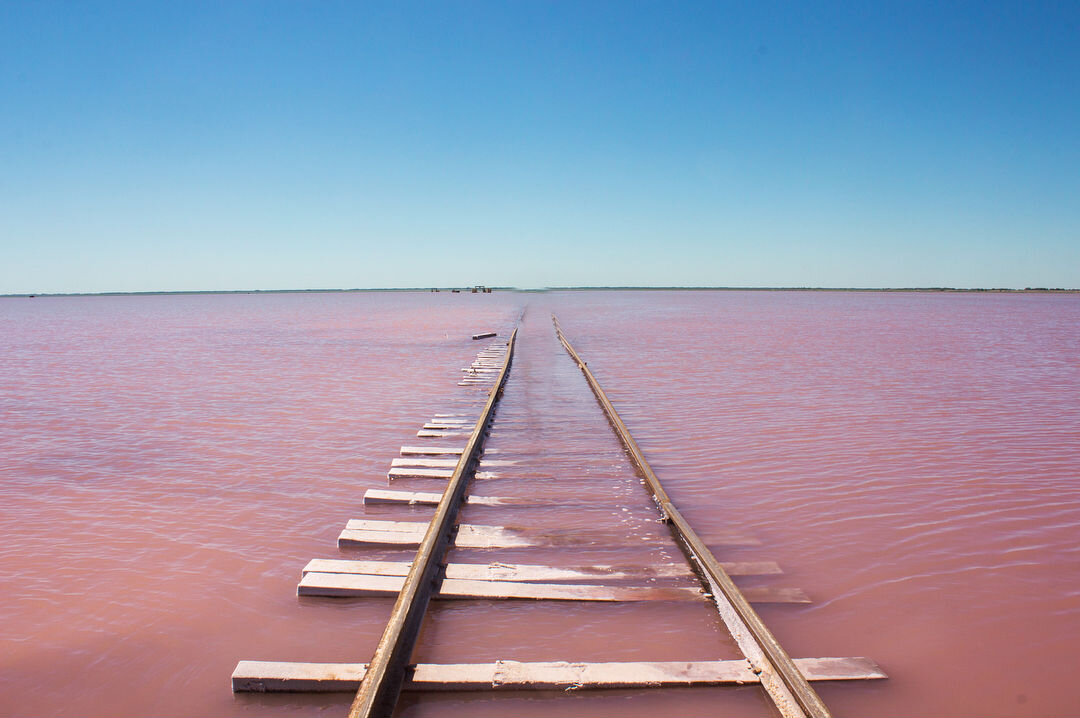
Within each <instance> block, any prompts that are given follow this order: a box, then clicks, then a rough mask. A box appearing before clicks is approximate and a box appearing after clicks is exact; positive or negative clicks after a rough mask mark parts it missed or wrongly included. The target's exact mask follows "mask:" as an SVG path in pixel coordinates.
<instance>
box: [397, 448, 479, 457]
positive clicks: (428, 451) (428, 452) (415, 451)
mask: <svg viewBox="0 0 1080 718" xmlns="http://www.w3.org/2000/svg"><path fill="white" fill-rule="evenodd" d="M464 450H465V449H463V448H462V447H460V446H403V447H401V455H402V456H448V455H457V456H460V455H461V453H462V452H463V451H464Z"/></svg>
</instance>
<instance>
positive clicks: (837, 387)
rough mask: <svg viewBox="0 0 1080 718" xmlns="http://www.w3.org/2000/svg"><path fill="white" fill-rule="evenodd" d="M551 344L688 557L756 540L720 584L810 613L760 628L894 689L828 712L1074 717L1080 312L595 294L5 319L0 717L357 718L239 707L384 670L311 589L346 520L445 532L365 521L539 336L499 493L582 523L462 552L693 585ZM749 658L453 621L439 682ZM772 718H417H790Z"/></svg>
mask: <svg viewBox="0 0 1080 718" xmlns="http://www.w3.org/2000/svg"><path fill="white" fill-rule="evenodd" d="M522 312H524V316H523V317H522ZM552 312H556V313H557V314H558V315H559V319H560V321H561V323H562V325H563V328H564V330H565V331H566V332H567V334H568V335H569V336H570V338H571V339H572V340H573V341H574V343H575V345H576V346H577V348H578V350H579V351H580V352H581V353H582V355H583V357H584V358H585V359H586V360H587V361H588V362H589V366H590V367H591V368H592V370H593V371H594V372H595V373H596V375H597V377H598V379H599V380H600V381H601V383H602V384H603V385H604V387H605V389H607V390H608V392H609V395H610V396H611V398H612V400H613V401H614V402H615V404H616V406H617V408H618V409H619V411H620V412H621V413H622V416H623V418H624V419H625V420H626V422H627V424H628V425H629V427H630V429H631V431H632V432H633V433H634V436H635V438H636V439H637V441H638V443H639V444H640V445H641V447H642V448H643V449H644V451H645V452H646V455H647V456H648V457H649V460H650V461H651V462H652V464H653V467H654V468H655V469H656V471H657V473H658V474H659V476H660V478H661V479H662V480H663V481H664V483H665V486H666V487H667V489H668V492H669V493H670V494H671V495H672V498H673V499H674V500H675V502H676V503H677V504H678V505H679V506H680V508H681V509H682V511H683V512H684V513H685V514H686V515H687V517H688V518H689V519H690V520H691V521H692V522H693V523H694V525H695V526H696V527H697V528H698V529H699V531H700V532H701V533H708V532H710V531H732V530H733V531H737V532H739V533H741V534H746V535H751V536H753V537H755V538H757V539H759V540H760V541H761V545H760V546H755V547H746V548H729V549H725V550H724V552H723V555H721V554H720V553H719V552H718V556H719V557H720V558H721V559H722V560H753V561H758V560H771V561H777V562H779V563H780V564H781V566H782V567H783V568H784V571H785V575H784V576H782V577H778V578H770V579H769V581H768V583H769V584H771V585H783V586H798V587H800V588H802V589H805V590H806V591H807V593H808V594H809V595H810V596H811V598H812V599H813V603H812V604H809V605H806V606H780V605H775V606H774V605H768V606H762V607H760V608H759V611H760V613H761V614H762V616H763V617H764V618H765V620H766V621H767V623H768V624H769V625H770V627H771V628H772V629H773V630H774V632H775V633H776V634H777V636H778V637H779V638H780V640H781V642H782V643H783V644H784V645H785V647H786V648H787V649H788V651H789V652H790V653H791V654H793V655H795V656H846V655H864V656H868V657H871V658H873V659H874V660H876V661H877V662H878V663H880V664H881V666H882V667H883V668H884V669H885V670H886V671H887V672H888V673H889V675H890V679H889V680H888V681H881V682H874V683H867V684H861V685H853V684H835V685H819V692H820V693H821V695H822V697H823V698H824V699H825V701H826V703H827V704H828V705H829V706H830V707H831V708H832V709H833V711H834V713H835V714H836V715H838V716H858V715H868V714H869V715H881V716H1047V715H1075V714H1076V713H1078V712H1080V691H1077V689H1076V687H1075V686H1074V685H1073V684H1072V682H1071V679H1072V676H1073V674H1075V673H1076V666H1077V661H1076V659H1075V650H1074V644H1075V642H1076V640H1077V639H1078V638H1080V528H1078V527H1080V401H1078V399H1077V397H1080V330H1078V329H1077V328H1078V327H1080V295H1047V294H974V293H972V294H966V293H965V294H935V293H868V292H734V291H722V292H707V291H703V292H660V291H645V292H633V291H626V292H619V291H604V292H553V293H510V292H504V293H499V292H496V293H494V294H491V295H471V294H459V295H451V294H447V293H439V294H429V293H407V292H371V293H325V294H319V293H310V294H308V293H304V294H258V295H243V294H229V295H166V296H117V297H39V298H35V299H28V298H0V337H2V341H0V531H2V532H3V534H2V535H3V536H4V539H5V540H4V541H3V543H2V544H0V558H2V561H0V590H2V591H3V594H4V596H5V599H6V600H5V605H4V610H3V611H2V612H0V666H2V668H3V670H2V671H0V714H3V715H41V716H52V715H61V714H70V713H71V712H73V711H76V712H78V713H80V714H85V715H91V716H95V715H102V716H141V715H148V714H153V715H168V716H195V715H224V716H231V715H248V714H260V715H280V716H286V715H290V716H291V715H296V716H302V715H314V714H320V715H343V714H344V713H345V711H346V709H347V707H348V704H349V701H350V696H348V695H330V696H325V695H324V696H310V695H294V696H234V695H233V694H232V693H231V691H230V689H229V674H230V673H231V671H232V669H233V667H234V666H235V664H236V662H237V661H238V660H240V659H259V660H297V661H305V660H307V661H351V662H363V661H365V660H367V659H368V658H369V657H370V655H371V652H372V650H373V649H374V646H375V644H376V642H377V641H378V638H379V636H380V634H381V631H382V628H383V624H384V623H385V620H386V618H387V616H388V614H389V610H390V606H391V605H392V599H363V600H347V601H333V600H319V599H298V598H297V596H296V595H295V591H296V582H297V580H298V578H299V574H300V569H301V568H302V567H303V566H304V564H305V563H306V562H307V561H308V560H309V559H311V558H314V557H323V558H333V557H338V556H341V555H343V554H342V553H340V552H339V551H338V549H337V548H336V546H335V539H336V536H337V534H338V532H339V531H340V529H341V528H342V527H343V526H344V523H345V521H346V520H348V519H349V518H356V517H360V516H368V517H379V518H400V519H402V520H423V519H424V518H425V517H426V516H427V515H429V514H430V511H429V510H426V509H422V508H409V507H380V508H377V509H376V508H372V507H367V508H366V509H365V507H364V506H363V504H362V496H363V493H364V491H365V489H367V488H372V487H385V485H386V477H385V474H386V470H387V468H388V467H389V464H390V460H391V459H392V458H393V457H395V456H397V454H398V448H399V447H400V446H401V445H402V444H410V443H416V437H415V432H416V430H417V429H418V428H419V426H420V425H421V424H422V423H423V422H424V421H425V420H427V419H429V418H430V417H431V416H432V414H433V413H435V412H444V411H449V412H458V411H460V412H461V413H468V412H470V411H475V410H476V408H477V407H478V406H479V403H480V401H481V400H482V398H483V397H482V392H480V391H479V390H476V389H473V388H469V387H459V386H458V385H457V378H458V377H459V376H460V368H461V367H463V366H467V365H468V363H469V362H470V361H471V360H472V359H473V357H474V356H475V354H476V352H477V351H478V349H479V346H478V345H480V344H481V342H473V341H471V340H470V338H469V335H471V334H472V333H473V332H475V331H480V330H489V329H490V330H493V331H498V332H499V333H500V336H501V337H505V336H508V335H509V332H510V331H511V330H512V329H513V328H514V327H515V326H518V325H519V324H520V327H521V334H520V339H521V343H520V346H519V351H518V354H517V357H516V358H515V363H514V368H513V370H512V372H511V375H510V380H509V382H508V384H507V388H506V392H505V396H504V399H503V402H502V403H501V404H500V407H499V413H498V415H497V417H496V421H495V425H494V430H493V432H492V436H491V438H490V439H489V442H488V447H489V448H490V449H491V450H493V452H494V453H493V454H492V456H493V457H494V456H498V457H499V458H500V459H504V460H507V461H514V462H516V463H514V464H513V465H508V466H507V467H506V468H505V469H503V470H500V471H499V472H498V473H499V476H498V477H497V478H495V479H491V480H489V483H488V484H485V489H487V487H488V486H498V490H499V491H500V492H503V493H506V494H510V495H521V496H530V495H537V494H544V495H549V496H550V495H556V494H558V495H565V496H568V497H571V498H572V500H568V501H567V502H566V504H565V505H563V506H560V507H549V508H544V509H524V510H519V512H518V513H516V514H513V513H511V510H509V509H489V510H487V513H484V510H482V509H481V508H479V507H477V508H468V509H466V513H467V516H466V518H467V519H468V520H469V521H473V522H477V523H479V522H492V523H499V522H502V523H507V522H511V521H517V522H521V523H527V524H529V525H535V526H552V527H554V526H560V527H565V528H567V529H574V530H578V529H580V530H581V531H590V530H595V531H601V530H602V531H608V532H610V533H617V532H624V533H625V535H626V536H627V537H630V538H634V539H638V540H641V541H642V542H649V541H653V539H656V541H659V542H660V543H656V542H653V543H650V544H649V546H650V548H648V549H642V548H641V546H636V547H635V546H632V545H630V544H629V543H628V544H622V545H619V544H617V543H616V544H615V545H611V546H604V547H590V548H587V549H575V550H574V551H570V552H567V551H565V550H554V549H536V550H533V551H532V552H531V553H528V554H527V555H526V554H522V553H517V554H515V553H513V552H510V553H509V554H508V555H507V558H509V559H512V560H519V561H524V560H525V558H526V557H527V558H528V560H529V562H531V563H545V562H547V563H557V562H560V561H561V562H563V563H574V562H580V561H579V559H580V560H581V561H585V560H588V561H592V560H593V559H596V560H610V561H616V562H620V563H631V562H635V561H636V562H640V563H642V564H647V563H649V562H654V561H660V560H668V558H672V559H673V560H678V552H677V551H675V552H674V553H672V552H671V549H670V548H669V547H665V546H664V545H663V543H662V540H663V537H664V531H665V529H664V528H663V527H662V526H660V525H658V524H656V523H655V520H654V519H655V514H654V513H652V509H651V506H650V503H649V501H648V497H647V496H646V495H645V493H644V490H643V489H642V488H641V487H640V485H639V484H638V480H637V477H636V476H634V475H633V472H632V470H630V468H629V464H628V463H627V462H626V459H625V457H624V456H623V454H622V452H621V449H620V448H619V445H618V442H617V441H616V439H615V437H614V435H613V434H612V433H611V431H610V429H609V428H608V426H607V424H606V421H605V420H604V418H603V414H602V413H601V412H600V410H599V408H598V406H597V405H596V402H595V400H594V399H593V398H592V396H591V394H589V393H588V389H587V386H586V385H585V383H584V380H583V379H582V378H581V375H580V372H578V371H577V369H576V368H575V367H574V365H573V363H572V362H571V361H570V360H569V358H568V357H567V356H566V355H565V353H564V352H563V351H562V349H561V347H560V346H559V345H558V343H557V342H556V341H555V339H554V333H553V331H552V329H551V323H550V315H551V313H552ZM519 318H520V320H519ZM417 487H419V485H417ZM477 493H491V491H488V490H485V491H483V492H481V491H480V489H479V484H478V486H477ZM376 554H378V555H385V556H387V557H397V556H398V554H391V553H390V552H382V553H379V552H371V554H370V555H372V556H375V555H376ZM354 556H355V552H354ZM461 558H462V559H463V560H474V559H475V560H485V561H486V560H489V558H488V557H485V556H480V555H463V556H462V557H461ZM491 560H506V558H504V557H503V556H502V555H500V556H499V557H497V558H492V559H491ZM742 582H743V583H744V584H745V585H748V586H753V585H758V584H759V583H760V584H764V583H765V581H764V580H763V579H757V578H750V579H745V580H742ZM735 655H736V653H735V651H734V648H733V647H732V646H731V644H730V640H729V639H727V637H726V636H725V635H724V633H723V629H722V627H721V626H719V625H718V621H717V620H716V618H715V615H714V613H711V612H710V611H708V610H707V607H705V606H704V605H697V604H687V605H679V604H652V605H629V604H628V605H618V606H599V607H598V606H584V605H578V604H567V603H559V604H557V605H556V604H549V603H524V604H522V603H510V602H503V603H500V604H494V603H491V602H453V603H450V602H448V603H445V604H443V603H440V604H438V605H435V606H434V607H433V609H432V612H431V614H430V617H429V621H428V623H427V624H426V626H425V630H424V632H423V634H422V635H421V641H420V645H419V647H418V650H417V655H416V658H417V660H425V661H427V660H432V661H449V660H455V661H457V660H462V661H465V660H468V661H472V660H495V659H497V658H508V659H520V660H605V659H606V660H680V659H685V660H692V659H705V658H722V657H734V656H735ZM763 695H764V694H763V693H761V692H760V690H759V689H757V688H754V687H745V688H738V689H722V688H707V689H696V688H695V689H679V690H664V691H638V692H634V691H602V692H595V693H585V692H582V693H573V694H562V693H559V694H554V695H551V694H520V693H519V694H509V695H496V696H493V695H490V694H476V695H462V694H456V695H454V694H432V695H408V696H405V697H404V698H403V700H402V702H401V704H400V706H399V714H401V715H408V716H433V715H440V716H450V715H458V716H481V715H492V716H494V715H516V716H532V715H535V716H548V715H568V716H569V715H573V716H607V715H617V716H636V715H641V716H653V715H658V714H661V715H663V714H670V715H695V716H731V715H763V716H766V715H770V711H771V709H770V707H769V704H768V702H767V700H766V699H765V698H764V697H763Z"/></svg>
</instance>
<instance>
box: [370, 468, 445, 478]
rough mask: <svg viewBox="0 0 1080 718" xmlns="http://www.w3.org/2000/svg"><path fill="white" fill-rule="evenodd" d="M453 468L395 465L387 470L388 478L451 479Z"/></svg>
mask: <svg viewBox="0 0 1080 718" xmlns="http://www.w3.org/2000/svg"><path fill="white" fill-rule="evenodd" d="M453 475H454V470H453V469H425V468H423V467H409V466H394V467H391V469H390V470H389V471H387V472H386V478H388V479H390V480H393V479H449V478H450V477H451V476H453Z"/></svg>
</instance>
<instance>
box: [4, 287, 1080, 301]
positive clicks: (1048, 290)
mask: <svg viewBox="0 0 1080 718" xmlns="http://www.w3.org/2000/svg"><path fill="white" fill-rule="evenodd" d="M490 289H492V290H493V291H496V292H522V293H543V292H610V291H620V292H625V291H633V292H894V293H895V292H920V293H931V294H1080V289H1075V288H1074V289H1066V288H1059V287H1026V288H1024V289H1009V288H1004V287H988V288H982V287H974V288H958V287H633V286H626V287H544V288H540V289H518V288H516V287H490ZM454 290H456V291H458V292H460V293H462V294H470V293H472V292H471V291H470V290H471V287H439V288H438V292H439V293H452V292H453V291H454ZM359 292H429V293H434V292H432V287H390V288H367V289H362V288H355V289H220V290H188V291H185V290H179V291H162V292H24V293H19V294H0V299H6V298H20V297H21V298H36V297H128V296H131V297H139V296H151V297H153V296H169V295H175V294H178V295H193V294H337V293H359Z"/></svg>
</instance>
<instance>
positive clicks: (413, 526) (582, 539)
mask: <svg viewBox="0 0 1080 718" xmlns="http://www.w3.org/2000/svg"><path fill="white" fill-rule="evenodd" d="M345 528H347V529H357V530H361V529H362V530H368V531H397V532H412V533H420V534H423V533H424V532H426V531H427V528H428V524H426V523H425V522H423V521H388V520H385V519H349V520H348V522H347V523H346V524H345ZM457 533H458V535H459V536H461V535H469V536H485V537H491V538H502V537H505V536H535V537H540V538H545V539H548V540H550V541H551V542H553V543H555V544H557V545H563V546H576V545H583V544H593V543H597V542H601V543H602V542H608V541H610V540H612V539H622V540H624V541H627V542H629V543H632V544H635V545H641V546H646V545H650V544H655V543H666V542H667V539H666V538H664V537H659V536H637V537H633V536H630V537H627V536H626V535H625V534H621V533H614V532H602V531H590V532H587V533H586V532H582V531H578V530H574V529H566V530H558V529H537V528H531V527H517V526H488V525H485V524H459V525H458V527H457ZM635 538H636V539H637V540H635ZM706 540H708V541H709V542H713V543H726V544H728V545H738V546H747V545H748V546H758V545H760V542H759V541H756V540H754V539H747V538H746V537H743V536H738V535H736V534H733V533H730V532H726V531H717V532H714V533H712V534H709V535H708V537H707V539H706Z"/></svg>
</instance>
